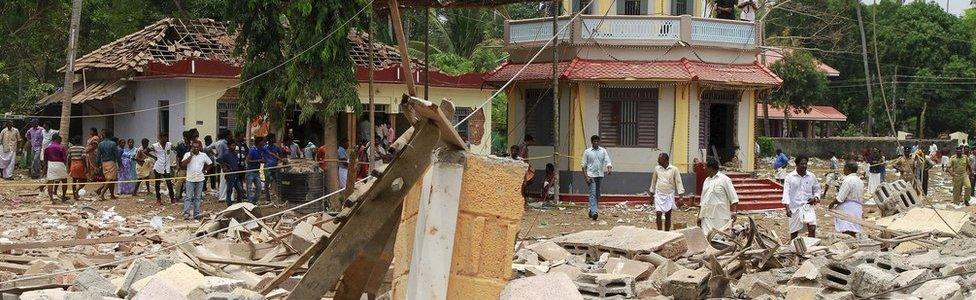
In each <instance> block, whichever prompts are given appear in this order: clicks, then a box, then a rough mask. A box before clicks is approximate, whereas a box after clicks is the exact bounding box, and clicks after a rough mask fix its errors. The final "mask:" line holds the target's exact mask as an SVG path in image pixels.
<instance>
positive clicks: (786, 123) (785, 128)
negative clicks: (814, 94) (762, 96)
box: [783, 106, 793, 137]
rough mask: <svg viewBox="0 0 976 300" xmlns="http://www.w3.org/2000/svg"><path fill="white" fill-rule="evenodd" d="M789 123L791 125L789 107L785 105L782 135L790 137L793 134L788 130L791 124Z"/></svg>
mask: <svg viewBox="0 0 976 300" xmlns="http://www.w3.org/2000/svg"><path fill="white" fill-rule="evenodd" d="M790 125H791V124H790V107H789V106H786V107H784V108H783V137H791V136H793V135H791V134H790V131H791V130H790V129H792V128H791V127H792V126H790Z"/></svg>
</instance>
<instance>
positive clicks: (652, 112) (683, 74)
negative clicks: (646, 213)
mask: <svg viewBox="0 0 976 300" xmlns="http://www.w3.org/2000/svg"><path fill="white" fill-rule="evenodd" d="M587 2H589V1H587V0H583V1H578V0H577V1H564V2H563V7H568V8H570V10H568V11H565V12H564V14H565V15H564V16H561V17H559V18H558V23H557V24H558V26H559V28H565V30H563V31H562V32H561V34H559V47H558V57H557V59H558V63H557V64H558V67H557V70H556V74H557V76H558V77H559V79H560V80H559V82H560V84H559V101H558V108H559V115H560V117H559V130H558V131H555V130H554V126H552V118H553V106H554V101H553V97H552V93H551V90H552V81H551V80H552V78H551V76H552V75H551V74H552V67H551V65H552V55H551V54H549V53H550V51H551V50H550V49H551V48H546V49H545V50H544V51H545V53H543V54H542V55H539V56H538V57H537V58H536V59H535V60H534V61H532V58H533V56H534V55H535V53H536V52H537V51H539V49H540V48H541V47H542V46H543V45H544V44H545V43H546V42H547V41H548V39H549V38H550V37H552V35H553V31H552V23H551V22H552V18H540V19H529V20H512V21H509V22H507V23H506V25H505V41H506V46H507V49H508V51H509V53H510V54H511V56H510V58H509V61H508V62H507V63H506V64H505V65H503V66H501V67H499V68H498V69H496V70H495V71H493V72H492V73H490V74H489V75H488V76H486V81H487V82H488V83H489V84H493V85H495V86H503V85H504V84H505V83H506V82H508V81H510V80H511V81H512V84H510V85H508V86H507V88H506V89H505V92H506V93H507V95H508V99H509V107H508V120H509V125H508V126H509V128H508V133H509V141H510V142H511V143H513V144H518V143H520V142H521V141H523V139H524V137H525V136H526V135H532V136H533V137H534V138H535V141H536V142H535V145H534V146H532V147H529V155H528V156H529V157H530V158H537V157H551V156H552V154H553V152H554V147H553V138H554V136H555V135H556V134H558V135H559V140H560V143H559V149H558V152H559V153H561V154H562V155H561V156H560V157H561V158H560V162H559V164H560V170H559V171H560V178H561V179H560V185H561V187H560V189H561V191H562V192H563V193H571V194H577V193H585V191H586V185H585V183H584V181H583V178H582V173H581V171H580V157H581V156H582V153H583V151H584V150H585V149H586V148H587V147H589V145H590V142H589V137H590V136H592V135H600V136H601V137H602V140H603V146H604V147H605V148H606V149H607V150H608V152H609V153H610V156H611V157H612V159H613V165H614V173H613V175H611V176H612V177H613V178H612V179H611V178H607V179H606V180H605V181H604V183H603V187H604V192H605V193H607V194H640V193H642V192H646V191H647V188H648V185H649V183H650V171H651V170H652V168H653V167H654V166H655V165H656V161H657V156H658V154H659V153H662V152H664V153H669V154H670V155H671V162H672V164H674V165H675V166H677V167H678V168H679V169H681V170H682V171H684V172H689V171H690V170H691V169H692V163H693V160H694V159H696V158H697V159H703V157H704V155H708V156H716V157H719V158H720V159H721V160H722V161H723V163H728V162H732V163H737V164H740V165H741V166H742V167H743V169H745V170H751V168H752V166H753V163H754V160H755V157H754V154H753V153H754V150H755V149H754V148H755V146H754V145H755V142H754V141H755V135H756V133H755V121H756V115H755V113H756V98H757V94H758V93H759V92H760V91H762V90H765V89H769V88H772V87H775V86H778V85H779V84H781V83H782V80H780V79H779V77H777V76H776V75H775V74H773V73H772V72H771V71H770V70H769V69H768V68H766V67H765V66H763V65H762V64H760V63H759V62H758V61H757V60H756V57H757V54H759V48H758V47H757V44H758V37H759V35H758V29H757V27H756V25H755V24H753V23H752V22H746V21H733V20H722V19H714V18H705V17H693V16H692V15H702V14H703V13H702V9H703V8H702V7H701V6H702V5H699V4H700V2H697V1H682V0H661V1H645V0H640V1H636V0H634V1H629V0H628V1H603V0H598V1H594V3H593V4H592V5H591V6H590V7H589V9H588V10H586V11H584V12H583V13H582V15H580V16H579V17H577V18H575V19H574V18H572V16H573V15H575V14H576V12H578V11H579V8H581V7H584V6H585V3H587ZM611 4H613V5H611ZM530 61H531V62H530ZM526 65H527V66H526ZM523 67H524V70H523ZM520 71H521V72H520ZM551 162H552V159H550V158H546V159H534V160H531V161H530V164H531V165H532V167H534V168H536V169H544V167H545V165H546V164H547V163H551Z"/></svg>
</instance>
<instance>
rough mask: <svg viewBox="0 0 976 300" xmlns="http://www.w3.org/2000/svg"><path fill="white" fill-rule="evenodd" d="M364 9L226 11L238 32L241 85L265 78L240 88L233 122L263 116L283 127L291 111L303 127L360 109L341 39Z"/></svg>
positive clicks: (306, 3)
mask: <svg viewBox="0 0 976 300" xmlns="http://www.w3.org/2000/svg"><path fill="white" fill-rule="evenodd" d="M364 5H365V3H364V2H363V1H359V0H356V1H349V0H327V1H314V0H299V1H291V2H280V1H274V0H247V1H242V3H238V5H236V6H234V7H229V8H228V11H227V16H228V19H229V20H230V21H231V22H232V23H233V24H236V25H238V26H240V31H239V33H238V36H237V51H238V52H239V53H240V54H241V55H242V56H243V58H244V60H245V61H246V62H247V63H245V64H244V68H243V69H242V71H241V79H242V80H248V79H249V78H252V77H255V76H259V75H261V74H265V73H268V75H267V76H265V77H262V78H261V79H258V80H253V81H250V82H248V83H246V84H244V85H242V86H241V92H240V93H241V100H240V106H239V109H238V112H237V113H238V117H239V118H244V119H247V118H249V117H251V116H257V115H264V114H267V115H268V116H269V119H270V120H271V122H272V124H284V122H281V121H282V120H283V119H284V118H287V116H288V114H289V113H290V112H291V111H294V110H295V109H299V110H300V111H301V115H300V119H301V121H303V122H304V121H307V120H309V119H310V118H312V117H319V118H322V119H325V118H329V117H332V116H333V115H334V114H335V113H336V112H337V111H340V110H341V109H344V108H345V107H350V106H351V107H354V108H356V109H357V110H359V109H361V104H360V103H359V98H358V95H357V93H356V84H357V81H356V77H355V73H354V72H353V70H354V68H355V65H354V63H353V61H352V59H351V58H350V57H349V55H348V53H349V48H350V45H349V42H348V40H347V38H346V36H347V33H348V32H349V30H350V29H351V26H352V25H354V24H353V23H349V24H346V22H347V21H348V20H351V19H352V18H353V17H354V15H355V14H356V12H357V11H359V10H360V9H362V8H363V6H364ZM364 16H365V14H363V15H360V17H359V18H361V19H360V20H362V19H365V18H364ZM343 24H345V25H343ZM333 31H334V32H335V33H334V34H332V35H331V36H330V35H329V33H330V32H333ZM291 57H294V59H293V60H292V61H290V62H289V63H288V64H285V65H284V66H283V67H281V68H278V69H274V67H275V66H276V65H278V64H280V63H282V62H284V61H285V60H286V59H287V58H291ZM272 69H273V70H272ZM319 102H324V103H319ZM323 106H324V109H323V108H322V107H323Z"/></svg>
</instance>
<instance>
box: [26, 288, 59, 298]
mask: <svg viewBox="0 0 976 300" xmlns="http://www.w3.org/2000/svg"><path fill="white" fill-rule="evenodd" d="M67 294H68V292H65V291H64V290H63V289H58V288H55V289H44V290H36V291H26V292H24V293H23V294H20V298H19V299H20V300H54V299H59V300H60V299H64V298H65V296H67Z"/></svg>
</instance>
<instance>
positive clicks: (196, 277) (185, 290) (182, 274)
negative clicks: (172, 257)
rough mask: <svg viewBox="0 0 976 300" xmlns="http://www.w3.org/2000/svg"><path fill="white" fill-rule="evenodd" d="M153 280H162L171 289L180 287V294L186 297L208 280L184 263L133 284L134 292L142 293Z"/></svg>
mask: <svg viewBox="0 0 976 300" xmlns="http://www.w3.org/2000/svg"><path fill="white" fill-rule="evenodd" d="M153 280H162V281H163V283H165V284H167V285H169V286H171V287H179V290H180V293H181V295H182V296H183V297H186V296H187V295H188V294H189V293H190V291H192V290H193V289H195V288H196V287H198V286H200V285H203V284H206V282H207V279H206V278H205V276H203V274H201V273H200V271H197V270H196V269H194V268H192V267H190V266H188V265H187V264H184V263H178V264H175V265H172V266H170V267H169V268H166V269H165V270H162V271H160V272H159V273H156V274H154V275H152V276H149V277H146V278H143V279H140V280H138V281H136V282H135V283H133V284H132V290H133V291H136V293H137V294H138V292H140V291H141V290H142V289H143V288H144V287H145V286H146V284H148V283H149V282H150V281H153Z"/></svg>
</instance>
